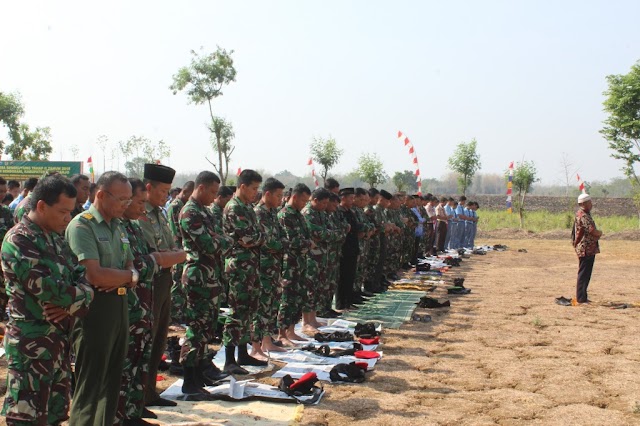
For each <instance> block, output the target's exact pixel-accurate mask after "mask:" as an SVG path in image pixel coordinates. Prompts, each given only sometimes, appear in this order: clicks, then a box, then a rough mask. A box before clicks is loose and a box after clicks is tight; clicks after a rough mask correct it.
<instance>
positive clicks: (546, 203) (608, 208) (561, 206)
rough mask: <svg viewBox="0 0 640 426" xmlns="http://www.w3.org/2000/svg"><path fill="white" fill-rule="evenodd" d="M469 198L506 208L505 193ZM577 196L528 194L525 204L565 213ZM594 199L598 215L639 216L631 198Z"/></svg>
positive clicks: (485, 206)
mask: <svg viewBox="0 0 640 426" xmlns="http://www.w3.org/2000/svg"><path fill="white" fill-rule="evenodd" d="M467 198H469V199H470V200H474V201H477V202H478V203H480V207H481V208H482V209H485V210H504V208H505V198H506V196H505V195H468V196H467ZM576 198H577V195H576V196H575V197H570V198H566V197H548V196H538V195H527V198H526V201H525V204H526V209H527V211H540V210H544V211H548V212H551V213H565V212H567V211H571V212H572V211H573V210H574V209H575V207H576V205H575V201H576ZM593 200H594V205H595V208H594V212H595V214H596V215H598V216H612V215H621V216H633V217H637V216H638V209H637V208H636V207H635V206H634V205H633V200H632V199H631V198H614V197H607V198H603V197H593Z"/></svg>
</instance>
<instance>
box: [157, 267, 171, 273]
mask: <svg viewBox="0 0 640 426" xmlns="http://www.w3.org/2000/svg"><path fill="white" fill-rule="evenodd" d="M170 273H171V268H162V269H160V272H158V274H170Z"/></svg>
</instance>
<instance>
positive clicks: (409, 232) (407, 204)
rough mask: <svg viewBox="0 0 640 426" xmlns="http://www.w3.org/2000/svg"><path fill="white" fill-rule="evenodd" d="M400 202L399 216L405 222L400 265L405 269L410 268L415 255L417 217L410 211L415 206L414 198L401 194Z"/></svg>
mask: <svg viewBox="0 0 640 426" xmlns="http://www.w3.org/2000/svg"><path fill="white" fill-rule="evenodd" d="M402 200H403V201H402V204H401V205H400V216H401V220H402V222H403V223H404V224H405V228H404V234H403V236H402V237H403V238H402V261H401V266H402V268H403V269H405V270H409V269H411V264H410V262H413V260H414V257H415V250H414V247H415V231H416V228H417V226H418V222H417V218H416V216H415V215H414V214H413V212H412V211H411V209H412V208H413V207H414V206H415V199H414V198H413V197H411V196H407V195H405V196H403V198H402Z"/></svg>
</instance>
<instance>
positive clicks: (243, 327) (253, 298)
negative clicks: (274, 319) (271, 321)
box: [222, 258, 260, 346]
mask: <svg viewBox="0 0 640 426" xmlns="http://www.w3.org/2000/svg"><path fill="white" fill-rule="evenodd" d="M226 265H227V268H226V270H227V272H228V274H227V278H228V282H229V294H228V295H227V303H228V304H229V308H230V309H231V311H230V312H229V315H228V316H227V320H226V322H225V324H224V331H223V332H222V343H223V344H224V345H225V346H229V345H233V346H238V345H241V344H245V343H248V342H249V341H250V340H251V325H252V324H251V322H252V319H253V316H254V314H255V312H256V311H257V309H258V292H259V286H260V276H259V272H258V268H256V267H255V266H254V265H251V264H250V263H249V262H245V261H242V260H240V261H239V260H237V259H234V258H228V259H226Z"/></svg>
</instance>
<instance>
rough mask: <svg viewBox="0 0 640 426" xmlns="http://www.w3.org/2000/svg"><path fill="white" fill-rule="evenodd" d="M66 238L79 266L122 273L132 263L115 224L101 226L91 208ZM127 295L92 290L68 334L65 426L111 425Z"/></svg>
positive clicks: (125, 335)
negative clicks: (70, 369) (70, 382)
mask: <svg viewBox="0 0 640 426" xmlns="http://www.w3.org/2000/svg"><path fill="white" fill-rule="evenodd" d="M66 239H67V241H68V242H69V245H70V246H71V250H73V252H74V253H75V254H76V256H78V260H79V261H80V262H82V261H83V260H99V262H100V266H101V267H103V268H111V269H121V270H124V269H126V267H127V263H128V262H130V261H133V255H132V254H131V249H130V247H129V240H128V238H127V234H126V231H125V229H124V228H123V227H122V224H121V223H120V220H118V219H115V218H114V219H111V221H110V222H109V223H107V222H105V220H104V219H103V217H102V215H101V214H100V212H99V211H98V210H97V209H96V208H95V207H94V206H91V207H90V208H89V210H87V211H86V212H85V213H83V214H81V215H79V216H76V217H75V218H73V219H72V220H71V222H70V223H69V225H68V226H67V230H66ZM127 293H128V291H127V290H126V288H124V287H121V288H120V289H119V290H118V291H112V292H100V291H96V292H95V295H94V300H93V302H92V303H91V309H90V310H89V313H88V314H87V316H86V317H84V318H82V319H80V320H78V321H76V324H75V326H74V329H73V348H74V352H75V355H76V368H75V377H76V388H75V393H74V395H73V405H72V406H71V419H70V421H69V425H70V426H74V425H78V426H87V425H104V424H112V423H113V421H114V418H115V414H116V407H117V403H118V396H119V393H120V382H121V378H122V369H123V364H124V359H125V356H126V354H127V348H128V342H129V307H128V300H127ZM98 383H99V384H100V386H98V385H97V384H98Z"/></svg>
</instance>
